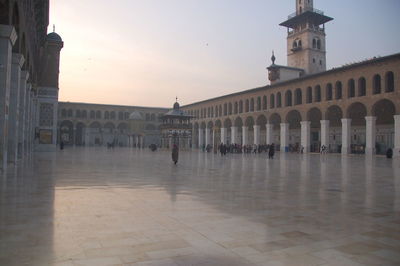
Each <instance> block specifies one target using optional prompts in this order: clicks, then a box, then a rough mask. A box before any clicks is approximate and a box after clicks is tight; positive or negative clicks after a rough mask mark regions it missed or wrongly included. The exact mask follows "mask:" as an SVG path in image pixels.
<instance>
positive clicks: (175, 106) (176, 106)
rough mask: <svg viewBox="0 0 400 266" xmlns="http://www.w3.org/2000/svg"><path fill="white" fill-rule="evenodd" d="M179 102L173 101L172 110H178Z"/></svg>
mask: <svg viewBox="0 0 400 266" xmlns="http://www.w3.org/2000/svg"><path fill="white" fill-rule="evenodd" d="M179 107H180V106H179V103H178V102H176V103H174V110H179Z"/></svg>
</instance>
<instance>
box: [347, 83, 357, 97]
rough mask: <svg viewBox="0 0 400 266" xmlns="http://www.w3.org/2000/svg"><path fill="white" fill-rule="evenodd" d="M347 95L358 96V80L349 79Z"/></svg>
mask: <svg viewBox="0 0 400 266" xmlns="http://www.w3.org/2000/svg"><path fill="white" fill-rule="evenodd" d="M347 97H348V98H353V97H356V82H355V81H354V79H349V81H348V82H347Z"/></svg>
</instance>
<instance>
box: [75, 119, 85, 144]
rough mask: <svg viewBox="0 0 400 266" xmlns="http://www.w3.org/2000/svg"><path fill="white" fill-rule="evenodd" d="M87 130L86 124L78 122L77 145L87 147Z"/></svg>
mask: <svg viewBox="0 0 400 266" xmlns="http://www.w3.org/2000/svg"><path fill="white" fill-rule="evenodd" d="M85 130H86V125H85V124H84V123H82V122H78V123H77V124H76V136H75V144H76V145H77V146H84V145H85Z"/></svg>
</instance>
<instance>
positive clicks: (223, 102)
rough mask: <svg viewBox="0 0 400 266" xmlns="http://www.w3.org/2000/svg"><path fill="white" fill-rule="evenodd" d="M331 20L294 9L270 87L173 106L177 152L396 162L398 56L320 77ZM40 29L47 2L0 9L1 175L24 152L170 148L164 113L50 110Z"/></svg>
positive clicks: (299, 5)
mask: <svg viewBox="0 0 400 266" xmlns="http://www.w3.org/2000/svg"><path fill="white" fill-rule="evenodd" d="M331 20H332V18H330V17H328V16H326V15H325V14H324V12H322V11H320V10H317V9H315V8H314V1H312V0H303V1H300V0H296V12H295V13H293V14H291V15H290V16H289V17H288V18H287V20H285V21H284V22H282V23H281V24H280V25H281V26H284V27H286V28H287V61H288V65H287V66H284V65H279V64H276V61H277V59H276V58H275V56H274V55H273V56H272V58H271V61H272V63H271V65H270V66H269V67H268V68H267V69H268V79H269V82H270V85H267V86H262V87H259V88H253V89H248V90H245V91H241V92H238V93H233V94H229V95H224V96H221V97H216V98H212V99H206V100H204V101H199V102H195V103H191V104H187V105H185V106H180V107H179V111H180V112H182V113H183V114H184V115H185V117H190V119H188V120H186V119H184V123H183V124H182V125H179V127H182V128H183V127H184V132H183V131H182V132H183V133H184V134H185V138H182V141H181V143H182V145H184V146H185V147H191V148H195V149H196V148H202V147H204V146H208V145H211V146H212V147H217V146H218V145H219V144H220V143H225V144H241V145H260V144H272V143H274V144H275V145H276V146H277V147H278V149H280V150H281V151H296V150H299V149H302V150H304V152H318V151H319V150H320V148H321V147H322V146H325V147H327V149H328V150H329V152H336V153H342V154H344V155H345V154H349V153H366V154H383V153H385V151H386V150H387V149H389V148H392V149H393V150H394V155H395V156H400V80H399V76H400V54H394V55H390V56H386V57H378V58H372V59H369V60H366V61H363V62H359V63H355V64H351V65H345V66H343V67H339V68H334V69H331V70H326V31H325V23H328V22H329V21H331ZM48 23H49V0H34V1H24V0H0V168H1V169H3V170H4V169H5V168H6V167H7V165H9V164H15V163H16V162H17V161H18V160H21V159H23V158H25V157H27V156H29V155H30V154H31V153H32V152H33V151H54V150H55V149H56V145H57V144H58V143H60V142H61V141H62V142H63V143H64V144H66V145H72V146H107V145H111V146H125V147H139V148H143V147H147V146H148V145H150V144H156V145H159V146H163V147H164V146H165V147H167V146H169V145H170V144H171V138H170V136H169V135H170V133H171V130H172V131H173V130H178V129H176V128H174V129H171V128H170V125H169V123H170V122H171V120H168V119H166V120H165V119H164V120H163V117H164V118H165V114H166V113H167V112H168V111H169V109H168V108H152V107H140V106H117V105H103V104H89V103H72V102H59V101H58V92H59V82H58V79H59V63H60V52H61V50H62V48H63V46H64V43H63V40H62V38H61V37H60V36H59V35H58V34H57V33H56V32H55V30H54V29H53V32H51V33H49V34H47V28H48ZM65 89H67V88H65ZM172 111H173V110H172ZM174 126H176V125H174ZM177 132H181V131H179V130H178V131H177ZM182 132H181V133H182ZM168 134H169V135H168ZM189 136H190V137H189ZM183 139H185V140H184V141H183Z"/></svg>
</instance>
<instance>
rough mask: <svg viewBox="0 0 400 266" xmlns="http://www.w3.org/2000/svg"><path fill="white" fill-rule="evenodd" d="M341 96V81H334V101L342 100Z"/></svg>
mask: <svg viewBox="0 0 400 266" xmlns="http://www.w3.org/2000/svg"><path fill="white" fill-rule="evenodd" d="M342 95H343V86H342V82H341V81H336V84H335V99H336V100H339V99H342Z"/></svg>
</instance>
